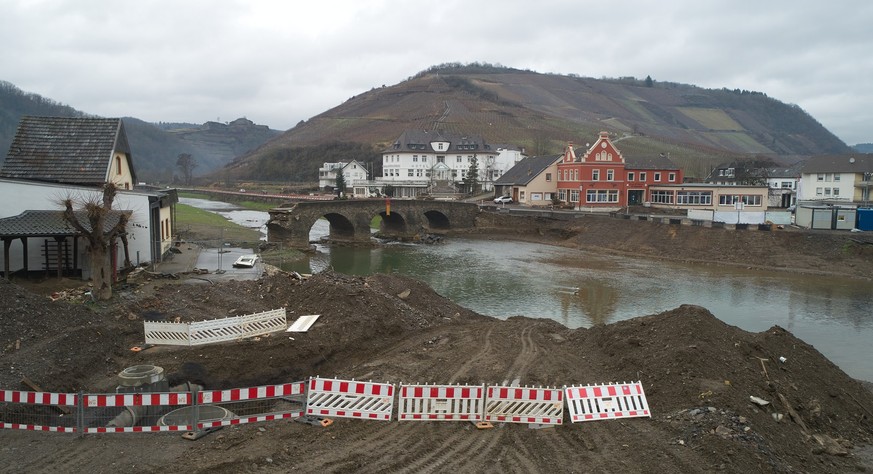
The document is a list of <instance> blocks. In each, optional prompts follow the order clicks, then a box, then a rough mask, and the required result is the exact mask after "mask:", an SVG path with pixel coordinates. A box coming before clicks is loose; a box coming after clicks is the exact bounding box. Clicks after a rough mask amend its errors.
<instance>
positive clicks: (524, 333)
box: [505, 325, 539, 383]
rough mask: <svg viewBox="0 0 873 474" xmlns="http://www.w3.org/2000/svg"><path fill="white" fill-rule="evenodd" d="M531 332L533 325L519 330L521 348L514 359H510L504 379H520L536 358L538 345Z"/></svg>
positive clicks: (511, 380)
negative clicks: (510, 363)
mask: <svg viewBox="0 0 873 474" xmlns="http://www.w3.org/2000/svg"><path fill="white" fill-rule="evenodd" d="M532 333H533V325H529V326H525V327H524V328H523V329H522V330H521V335H520V342H521V350H520V352H519V353H518V355H517V356H515V360H513V361H512V365H510V366H509V369H508V370H507V373H506V375H505V377H506V380H509V381H510V383H512V382H513V381H518V380H521V379H522V378H523V377H524V376H525V375H527V371H528V368H529V367H530V365H531V364H532V363H533V361H534V360H535V359H536V358H537V355H538V352H539V347H538V346H537V344H536V343H535V342H534V340H533V336H532V335H531V334H532Z"/></svg>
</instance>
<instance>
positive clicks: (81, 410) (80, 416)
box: [76, 390, 85, 438]
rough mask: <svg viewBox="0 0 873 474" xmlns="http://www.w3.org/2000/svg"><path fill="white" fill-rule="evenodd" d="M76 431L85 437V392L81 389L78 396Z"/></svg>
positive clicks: (81, 436)
mask: <svg viewBox="0 0 873 474" xmlns="http://www.w3.org/2000/svg"><path fill="white" fill-rule="evenodd" d="M76 431H77V432H78V433H79V437H80V438H83V437H85V392H83V391H81V390H79V396H78V397H76Z"/></svg>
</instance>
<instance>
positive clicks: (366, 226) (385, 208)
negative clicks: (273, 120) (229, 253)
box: [267, 199, 479, 249]
mask: <svg viewBox="0 0 873 474" xmlns="http://www.w3.org/2000/svg"><path fill="white" fill-rule="evenodd" d="M389 211H390V212H389ZM269 212H270V220H269V221H268V222H267V241H268V242H277V243H283V244H285V245H286V246H288V247H291V248H296V249H308V248H309V231H310V229H312V226H313V224H315V221H317V220H318V219H320V218H322V217H324V218H325V219H327V220H328V222H330V240H332V241H336V242H350V243H365V242H369V241H370V237H371V233H370V222H371V221H372V219H373V218H374V217H375V216H377V215H378V216H381V217H382V224H381V228H380V230H379V231H380V233H381V234H382V235H385V236H390V237H394V238H397V239H400V240H411V239H413V238H414V237H415V236H417V235H421V234H423V233H438V232H441V231H447V230H450V229H465V228H472V227H475V225H476V215H477V214H478V213H479V206H478V205H476V204H475V203H465V202H455V201H427V200H407V199H402V200H394V199H392V200H390V201H386V200H383V199H367V200H347V201H339V200H338V201H322V202H298V203H291V204H284V205H282V206H280V207H277V208H274V209H270V211H269Z"/></svg>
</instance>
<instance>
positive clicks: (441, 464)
mask: <svg viewBox="0 0 873 474" xmlns="http://www.w3.org/2000/svg"><path fill="white" fill-rule="evenodd" d="M503 434H504V433H502V432H500V433H498V432H494V431H493V430H487V431H478V430H476V431H469V430H463V431H456V432H455V433H453V434H452V435H451V436H450V437H448V438H446V439H443V440H442V443H441V445H440V447H439V449H436V450H432V451H430V452H425V453H422V452H415V453H410V455H409V456H408V458H411V462H409V463H408V464H406V465H404V466H403V467H402V468H401V469H399V470H397V471H396V472H402V473H419V472H446V471H449V470H467V469H469V468H470V465H471V460H472V464H478V463H477V462H475V459H476V458H480V459H481V458H483V457H484V458H487V457H489V456H488V453H490V452H492V451H493V450H495V447H496V446H497V445H502V444H503V443H502V438H503V437H504V436H503ZM398 461H400V462H402V461H403V460H398Z"/></svg>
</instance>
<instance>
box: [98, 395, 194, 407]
mask: <svg viewBox="0 0 873 474" xmlns="http://www.w3.org/2000/svg"><path fill="white" fill-rule="evenodd" d="M84 398H85V406H86V407H89V408H94V407H136V406H177V405H188V404H190V403H191V396H190V394H189V393H187V392H142V393H114V394H103V395H85V396H84Z"/></svg>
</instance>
